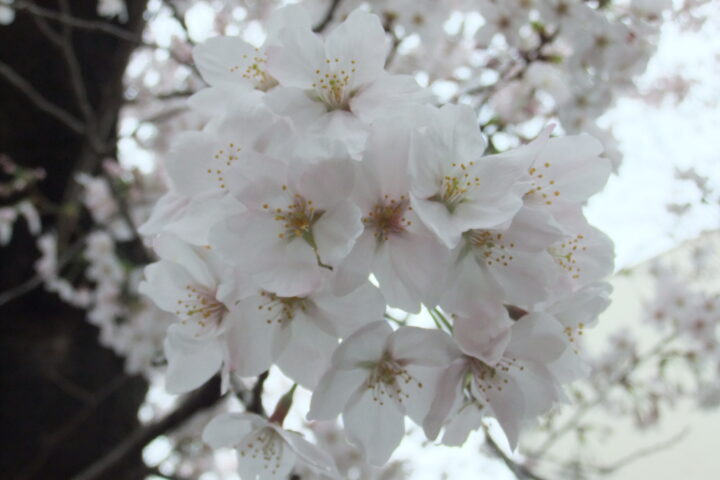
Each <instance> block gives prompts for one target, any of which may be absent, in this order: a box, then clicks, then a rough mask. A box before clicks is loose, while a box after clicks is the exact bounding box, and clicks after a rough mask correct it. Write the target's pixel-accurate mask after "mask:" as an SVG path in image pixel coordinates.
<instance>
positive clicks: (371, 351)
mask: <svg viewBox="0 0 720 480" xmlns="http://www.w3.org/2000/svg"><path fill="white" fill-rule="evenodd" d="M391 333H393V330H392V327H390V325H388V323H387V322H385V321H379V322H373V323H370V324H368V325H365V326H364V327H362V328H361V329H359V330H358V331H356V332H355V333H353V334H352V335H350V336H349V337H347V338H346V339H345V341H343V342H342V343H341V344H340V346H339V347H338V348H337V350H335V353H334V354H333V357H332V361H331V363H332V365H333V366H334V367H335V368H338V369H341V370H352V369H357V368H360V369H364V368H366V366H365V365H366V364H367V363H373V362H377V361H379V360H380V358H381V357H382V354H383V352H384V351H385V350H386V348H385V347H386V343H387V341H388V338H389V336H390V334H391Z"/></svg>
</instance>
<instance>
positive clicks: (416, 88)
mask: <svg viewBox="0 0 720 480" xmlns="http://www.w3.org/2000/svg"><path fill="white" fill-rule="evenodd" d="M429 98H430V95H429V94H428V93H427V92H426V91H425V90H424V89H422V88H421V87H420V85H418V83H417V81H416V80H415V78H414V77H411V76H409V75H388V74H384V75H382V76H380V77H379V78H378V79H376V80H375V81H373V82H372V83H370V84H369V85H368V86H367V87H365V88H363V89H362V90H360V92H358V94H357V95H355V96H354V97H353V98H352V99H351V100H350V110H351V111H352V112H353V113H354V114H355V115H357V116H358V118H360V119H361V120H362V121H363V122H365V123H372V122H373V121H375V120H377V119H382V118H388V117H392V116H394V115H397V114H398V113H400V112H411V111H412V110H413V109H415V108H417V105H420V104H423V103H425V102H426V100H428V99H429ZM405 121H407V120H405Z"/></svg>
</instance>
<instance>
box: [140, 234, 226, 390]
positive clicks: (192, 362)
mask: <svg viewBox="0 0 720 480" xmlns="http://www.w3.org/2000/svg"><path fill="white" fill-rule="evenodd" d="M155 251H156V252H157V254H158V255H159V256H160V259H161V260H160V261H159V262H156V263H153V264H151V265H148V266H147V267H146V269H145V277H146V280H145V281H143V282H142V283H141V284H140V287H139V290H140V292H141V293H143V294H145V295H147V296H148V297H150V298H151V299H152V300H153V301H154V302H155V304H156V305H157V306H158V307H159V308H160V309H162V310H164V311H166V312H169V313H173V314H175V315H176V317H177V319H178V321H177V322H176V323H175V324H173V325H172V326H171V327H170V328H169V329H168V338H167V340H166V343H165V353H166V355H167V357H168V363H169V365H168V374H167V378H166V388H167V389H168V390H169V391H173V392H178V393H179V392H184V391H188V390H192V389H193V388H196V387H198V386H200V385H201V384H202V383H204V382H205V381H206V380H208V379H209V378H210V377H211V376H212V375H213V374H215V373H216V372H217V371H218V370H219V369H220V367H221V365H222V363H223V361H224V359H225V358H226V357H227V352H226V348H227V347H226V344H225V339H224V333H225V331H226V330H227V329H228V328H230V326H231V325H232V324H233V323H234V322H236V321H237V320H236V316H235V315H236V313H235V312H236V308H235V303H236V294H237V292H236V287H235V280H234V278H233V276H232V274H231V272H230V271H229V270H228V267H227V266H226V265H223V263H222V261H221V260H220V258H219V257H218V256H217V255H216V254H214V253H213V252H212V251H210V250H207V249H204V248H202V247H192V246H190V245H188V244H185V243H183V242H182V241H180V240H178V239H177V238H174V237H172V236H169V235H162V236H160V237H158V238H157V240H156V242H155Z"/></svg>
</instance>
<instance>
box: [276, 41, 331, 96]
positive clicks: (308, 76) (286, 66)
mask: <svg viewBox="0 0 720 480" xmlns="http://www.w3.org/2000/svg"><path fill="white" fill-rule="evenodd" d="M279 40H280V43H282V46H281V47H280V46H271V47H268V49H267V57H268V61H267V69H268V71H269V72H270V74H271V75H272V76H273V77H275V78H276V79H277V81H278V82H280V85H282V86H284V87H300V88H310V87H311V86H312V84H313V82H314V81H315V78H316V74H315V71H316V70H317V69H319V68H323V67H324V62H325V48H324V46H323V42H322V40H321V39H320V37H318V36H317V35H315V34H314V33H312V32H311V31H310V30H309V29H305V28H302V27H290V28H285V29H284V30H283V31H282V32H281V33H280V35H279Z"/></svg>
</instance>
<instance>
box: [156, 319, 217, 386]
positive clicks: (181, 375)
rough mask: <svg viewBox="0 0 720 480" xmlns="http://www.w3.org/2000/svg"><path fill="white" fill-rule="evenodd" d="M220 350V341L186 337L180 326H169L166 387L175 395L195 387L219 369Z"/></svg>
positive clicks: (166, 339) (166, 349) (166, 343)
mask: <svg viewBox="0 0 720 480" xmlns="http://www.w3.org/2000/svg"><path fill="white" fill-rule="evenodd" d="M222 352H223V349H222V346H221V345H220V343H219V340H217V339H213V340H210V341H198V340H194V339H192V338H188V337H186V336H185V334H184V333H182V330H181V328H180V326H179V325H171V326H170V328H168V332H167V337H166V338H165V356H166V357H167V360H168V369H167V373H166V375H165V389H166V390H167V391H168V392H170V393H174V394H178V393H185V392H189V391H190V390H194V389H196V388H197V387H199V386H200V385H202V384H203V383H205V382H206V381H208V380H209V379H210V378H211V377H212V376H213V375H215V374H216V373H217V372H218V370H220V366H221V365H222V362H223V353H222Z"/></svg>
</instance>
